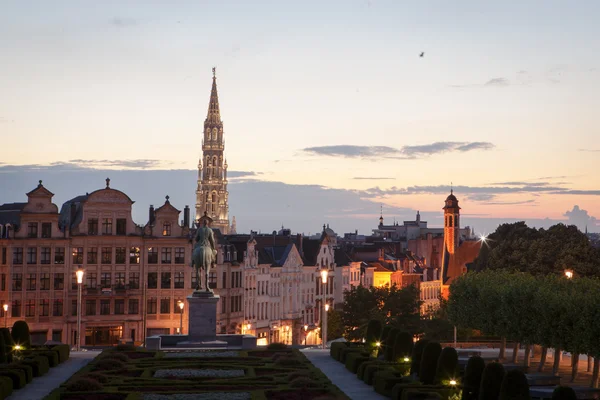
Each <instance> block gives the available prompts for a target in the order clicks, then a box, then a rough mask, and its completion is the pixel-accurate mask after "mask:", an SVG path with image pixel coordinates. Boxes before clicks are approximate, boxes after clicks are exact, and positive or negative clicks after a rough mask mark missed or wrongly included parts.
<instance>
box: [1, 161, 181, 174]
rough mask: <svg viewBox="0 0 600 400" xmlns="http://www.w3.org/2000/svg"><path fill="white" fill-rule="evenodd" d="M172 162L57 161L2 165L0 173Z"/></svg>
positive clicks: (145, 166)
mask: <svg viewBox="0 0 600 400" xmlns="http://www.w3.org/2000/svg"><path fill="white" fill-rule="evenodd" d="M172 164H173V163H172V162H169V161H163V160H151V159H134V160H83V159H74V160H69V161H57V162H53V163H50V164H23V165H2V166H0V172H19V171H75V170H101V169H157V168H159V167H165V166H167V165H172Z"/></svg>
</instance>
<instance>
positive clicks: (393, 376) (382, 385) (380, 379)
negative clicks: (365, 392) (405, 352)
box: [373, 369, 410, 397]
mask: <svg viewBox="0 0 600 400" xmlns="http://www.w3.org/2000/svg"><path fill="white" fill-rule="evenodd" d="M408 382H410V379H409V378H406V377H404V376H402V374H401V373H398V372H397V371H395V370H393V369H384V370H381V371H377V372H376V373H375V376H374V378H373V389H375V392H376V393H379V394H380V395H382V396H386V397H391V396H392V389H393V388H394V385H396V384H398V383H408Z"/></svg>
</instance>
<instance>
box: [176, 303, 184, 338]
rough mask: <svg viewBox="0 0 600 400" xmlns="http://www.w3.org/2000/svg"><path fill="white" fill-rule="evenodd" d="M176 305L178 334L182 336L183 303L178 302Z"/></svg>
mask: <svg viewBox="0 0 600 400" xmlns="http://www.w3.org/2000/svg"><path fill="white" fill-rule="evenodd" d="M177 305H178V306H179V334H180V335H183V301H181V300H179V301H178V302H177Z"/></svg>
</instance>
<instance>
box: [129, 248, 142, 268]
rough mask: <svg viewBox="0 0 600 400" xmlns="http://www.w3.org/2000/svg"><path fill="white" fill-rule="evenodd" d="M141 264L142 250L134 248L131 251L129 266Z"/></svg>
mask: <svg viewBox="0 0 600 400" xmlns="http://www.w3.org/2000/svg"><path fill="white" fill-rule="evenodd" d="M139 263H140V248H139V247H132V248H130V249H129V264H139Z"/></svg>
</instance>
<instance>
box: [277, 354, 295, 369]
mask: <svg viewBox="0 0 600 400" xmlns="http://www.w3.org/2000/svg"><path fill="white" fill-rule="evenodd" d="M299 362H300V361H298V359H297V358H296V357H293V356H287V355H286V356H283V357H279V358H278V359H277V360H275V365H277V366H280V367H291V366H295V365H298V363H299Z"/></svg>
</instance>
